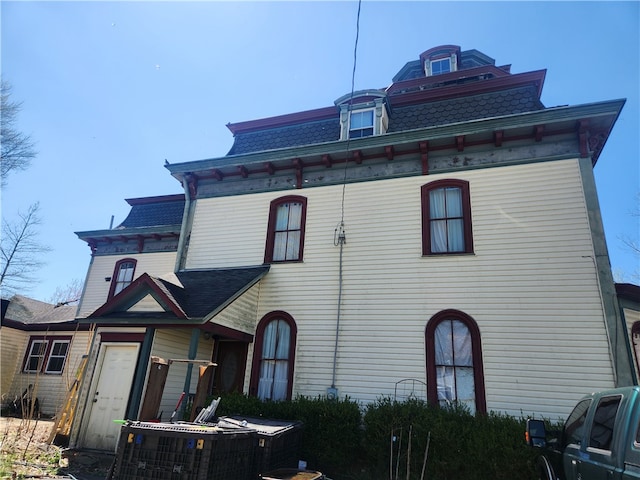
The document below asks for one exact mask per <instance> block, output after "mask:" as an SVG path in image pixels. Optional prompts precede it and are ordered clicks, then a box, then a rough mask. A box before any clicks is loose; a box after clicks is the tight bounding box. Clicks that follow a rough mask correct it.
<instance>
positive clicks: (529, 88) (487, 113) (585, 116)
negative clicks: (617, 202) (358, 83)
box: [165, 45, 625, 198]
mask: <svg viewBox="0 0 640 480" xmlns="http://www.w3.org/2000/svg"><path fill="white" fill-rule="evenodd" d="M444 59H449V61H450V64H449V67H450V70H451V71H449V72H445V73H433V65H440V62H442V60H444ZM427 61H428V62H431V63H429V64H427ZM434 62H435V63H434ZM441 70H442V71H445V70H446V68H442V69H441ZM545 76H546V70H536V71H531V72H525V73H515V74H513V73H511V67H510V66H502V67H497V66H496V65H495V61H494V60H493V59H492V58H490V57H488V56H486V55H485V54H483V53H481V52H478V51H477V50H468V51H460V49H459V47H457V46H456V45H443V46H440V47H436V48H433V49H430V50H427V51H425V52H423V53H422V54H421V55H420V56H419V60H415V61H412V62H409V63H407V64H406V65H405V66H404V67H403V68H402V70H401V71H400V72H399V73H398V74H397V75H396V76H395V77H394V81H393V83H392V84H391V85H389V86H388V87H386V88H383V89H375V88H374V89H369V90H361V91H359V92H354V94H353V97H351V96H341V97H340V98H339V99H338V100H336V102H335V103H334V105H333V106H329V107H324V108H319V109H315V110H306V111H300V112H295V113H292V114H288V115H279V116H276V117H270V118H262V119H258V120H251V121H244V122H239V123H233V124H228V125H227V127H228V128H229V130H230V131H231V132H232V133H233V136H234V144H233V146H232V148H231V150H230V151H229V153H228V154H227V155H225V156H222V157H217V158H206V159H202V160H194V161H188V162H182V163H175V164H170V165H165V166H166V168H167V169H168V170H169V172H171V174H172V175H173V176H174V177H175V178H176V179H177V180H178V181H180V182H184V181H186V182H187V184H188V189H187V194H188V195H189V198H207V197H218V196H226V195H241V194H246V193H256V192H263V191H280V190H287V189H291V188H297V189H303V188H311V187H314V186H321V185H331V184H338V183H343V182H345V181H348V182H362V181H370V180H380V179H383V178H395V177H401V176H410V175H426V174H433V173H444V172H451V171H456V170H460V169H467V168H482V167H486V166H489V165H509V164H512V163H514V162H515V163H518V162H522V160H523V155H525V157H524V158H531V159H532V160H543V159H560V158H576V157H580V158H587V157H589V158H590V159H591V162H592V164H593V165H595V163H596V162H597V160H598V156H599V155H600V152H601V151H602V148H603V147H604V145H605V143H606V141H607V138H608V136H609V134H610V132H611V129H612V128H613V125H614V124H615V122H616V120H617V118H618V116H619V114H620V111H621V109H622V107H623V106H624V103H625V100H624V99H617V100H609V101H604V102H596V103H589V104H582V105H574V106H568V105H563V106H557V107H551V108H546V107H545V106H544V105H543V104H542V102H541V100H540V96H541V93H542V87H543V85H544V80H545ZM374 97H375V98H374ZM381 104H382V108H380V106H381ZM349 105H353V107H349ZM349 108H353V109H360V108H362V109H364V108H372V109H375V111H376V114H377V115H380V116H381V117H379V118H381V121H380V124H381V125H383V126H384V127H385V128H386V130H385V129H384V128H381V129H379V130H378V131H377V132H376V134H374V135H369V136H363V137H362V138H351V139H345V131H346V126H343V125H341V123H340V122H341V121H342V122H344V121H345V120H346V119H348V118H349V117H348V109H349ZM341 127H345V128H343V129H341ZM341 130H342V131H341ZM381 132H384V133H381ZM494 150H495V151H498V152H499V153H500V154H499V155H493V154H491V155H487V152H489V151H492V152H493V151H494ZM462 155H464V161H460V157H461V156H462ZM336 165H339V166H342V167H343V168H340V169H332V167H333V166H336ZM347 170H348V175H347V174H346V173H345V172H347Z"/></svg>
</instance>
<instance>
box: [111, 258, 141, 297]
mask: <svg viewBox="0 0 640 480" xmlns="http://www.w3.org/2000/svg"><path fill="white" fill-rule="evenodd" d="M126 262H132V263H133V277H132V279H131V282H132V283H133V279H134V278H135V275H136V268H137V266H138V261H137V260H136V259H135V258H123V259H121V260H118V261H117V262H116V265H115V267H113V275H112V276H111V285H110V286H109V295H108V296H107V299H108V300H109V299H111V298H113V297H114V292H115V290H116V283H117V281H118V273H119V272H120V266H121V265H122V264H123V263H126ZM125 288H126V287H125Z"/></svg>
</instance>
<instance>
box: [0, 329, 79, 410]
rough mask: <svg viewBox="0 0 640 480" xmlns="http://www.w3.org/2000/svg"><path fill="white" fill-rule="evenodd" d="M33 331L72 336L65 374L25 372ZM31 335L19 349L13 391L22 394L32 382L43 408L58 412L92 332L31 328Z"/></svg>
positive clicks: (49, 336)
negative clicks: (25, 359)
mask: <svg viewBox="0 0 640 480" xmlns="http://www.w3.org/2000/svg"><path fill="white" fill-rule="evenodd" d="M3 330H4V328H3ZM30 335H33V336H45V335H46V337H47V339H48V340H49V341H51V340H55V339H56V337H69V335H72V336H73V338H72V340H71V345H70V348H69V352H68V354H67V359H66V362H65V365H64V369H63V371H62V374H45V373H38V374H35V373H23V372H22V362H23V361H24V358H25V355H26V349H27V347H28V344H29V342H28V340H29V337H30ZM30 335H27V337H26V341H25V342H24V344H23V345H22V348H21V350H20V351H19V353H18V356H19V359H18V365H17V367H16V375H15V376H14V378H13V382H12V385H11V388H10V391H11V392H12V393H17V394H22V392H24V390H25V389H26V388H27V387H28V386H29V385H33V388H34V392H35V396H36V397H38V399H39V400H40V411H41V412H42V413H43V414H46V415H55V414H56V413H57V412H59V411H60V409H61V408H62V407H63V405H64V402H65V400H66V398H67V395H68V392H69V388H71V385H72V384H73V382H74V380H75V378H76V374H77V372H78V368H79V367H80V363H81V361H82V356H83V355H84V354H86V353H87V349H88V346H89V335H90V334H89V332H75V333H74V332H70V333H69V332H59V333H55V334H52V333H47V332H30Z"/></svg>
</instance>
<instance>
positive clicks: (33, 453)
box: [0, 417, 62, 479]
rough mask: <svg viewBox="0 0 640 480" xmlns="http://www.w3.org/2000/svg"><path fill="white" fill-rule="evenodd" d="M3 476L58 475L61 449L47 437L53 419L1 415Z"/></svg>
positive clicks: (0, 434)
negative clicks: (50, 442)
mask: <svg viewBox="0 0 640 480" xmlns="http://www.w3.org/2000/svg"><path fill="white" fill-rule="evenodd" d="M0 421H1V422H0V478H1V479H8V478H9V479H13V478H28V477H38V476H39V477H42V476H47V475H56V474H57V473H58V468H59V467H60V459H61V458H62V455H61V453H62V452H61V450H62V449H61V448H60V447H57V446H55V445H49V444H48V442H47V440H48V439H49V434H50V433H51V429H52V428H53V423H54V422H53V421H52V420H29V419H21V418H12V417H0Z"/></svg>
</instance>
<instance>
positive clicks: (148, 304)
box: [127, 295, 165, 313]
mask: <svg viewBox="0 0 640 480" xmlns="http://www.w3.org/2000/svg"><path fill="white" fill-rule="evenodd" d="M164 310H165V309H164V307H162V306H161V305H160V304H159V303H158V302H157V301H156V299H155V298H153V297H152V296H151V295H147V296H145V297H144V298H142V299H141V300H140V301H139V302H138V303H136V304H135V305H133V306H132V307H131V308H130V309H129V310H127V311H129V312H141V313H145V312H163V311H164Z"/></svg>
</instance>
